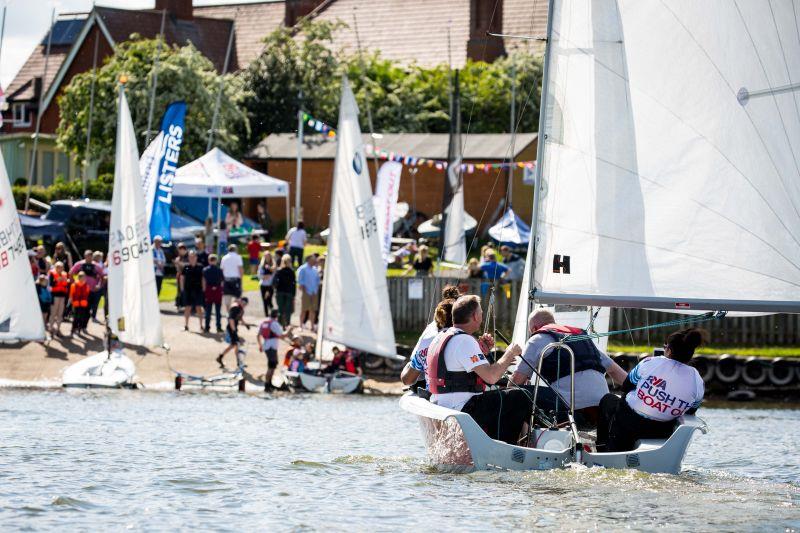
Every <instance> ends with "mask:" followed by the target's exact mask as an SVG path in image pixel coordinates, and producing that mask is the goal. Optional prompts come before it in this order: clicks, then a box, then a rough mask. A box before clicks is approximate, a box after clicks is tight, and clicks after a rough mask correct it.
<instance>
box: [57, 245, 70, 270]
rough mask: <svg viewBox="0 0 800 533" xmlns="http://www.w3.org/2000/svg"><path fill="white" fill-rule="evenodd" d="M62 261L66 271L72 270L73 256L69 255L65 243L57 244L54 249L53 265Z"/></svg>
mask: <svg viewBox="0 0 800 533" xmlns="http://www.w3.org/2000/svg"><path fill="white" fill-rule="evenodd" d="M59 261H61V263H63V265H64V270H66V271H69V269H71V268H72V254H71V253H69V250H67V247H66V246H64V243H63V242H57V243H56V246H55V248H54V249H53V264H54V265H55V263H58V262H59Z"/></svg>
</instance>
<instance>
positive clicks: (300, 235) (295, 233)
mask: <svg viewBox="0 0 800 533" xmlns="http://www.w3.org/2000/svg"><path fill="white" fill-rule="evenodd" d="M286 240H287V241H289V248H303V247H304V246H305V245H306V230H304V229H297V228H292V229H291V231H289V235H287V236H286Z"/></svg>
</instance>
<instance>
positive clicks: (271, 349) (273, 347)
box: [256, 309, 287, 392]
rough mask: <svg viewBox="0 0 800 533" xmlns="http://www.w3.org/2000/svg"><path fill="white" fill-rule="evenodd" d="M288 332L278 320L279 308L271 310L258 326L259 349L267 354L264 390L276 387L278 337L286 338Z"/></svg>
mask: <svg viewBox="0 0 800 533" xmlns="http://www.w3.org/2000/svg"><path fill="white" fill-rule="evenodd" d="M286 337H287V334H286V333H285V332H284V331H283V327H281V324H280V322H278V310H277V309H274V310H272V311H271V312H270V315H269V318H267V319H266V320H264V321H263V322H262V323H261V326H259V328H258V335H257V336H256V338H257V339H258V350H259V351H263V352H264V355H266V356H267V373H266V374H265V376H264V390H265V391H267V392H268V391H270V390H272V389H273V388H274V387H273V385H272V376H273V375H274V374H275V369H276V368H277V367H278V339H285V338H286Z"/></svg>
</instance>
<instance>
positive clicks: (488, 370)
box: [401, 261, 705, 452]
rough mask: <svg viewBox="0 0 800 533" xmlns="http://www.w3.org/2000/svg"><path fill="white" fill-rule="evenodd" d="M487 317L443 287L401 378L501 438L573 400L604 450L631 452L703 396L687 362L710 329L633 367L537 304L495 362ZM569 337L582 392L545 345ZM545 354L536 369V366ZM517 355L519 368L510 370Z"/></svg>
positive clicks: (665, 432)
mask: <svg viewBox="0 0 800 533" xmlns="http://www.w3.org/2000/svg"><path fill="white" fill-rule="evenodd" d="M487 263H488V261H487ZM482 321H483V311H482V308H481V301H480V298H479V297H478V296H475V295H462V294H460V293H459V290H458V288H457V287H453V286H449V287H445V289H444V290H443V292H442V299H441V301H440V302H439V304H438V305H437V307H436V310H435V313H434V321H433V322H431V323H430V324H428V326H427V327H426V328H425V330H424V331H423V333H422V335H421V336H420V338H419V340H418V342H417V345H416V346H415V347H414V350H413V353H412V356H411V359H410V361H409V362H408V364H407V365H406V366H405V368H404V369H403V371H402V373H401V381H402V382H403V383H404V384H405V385H408V386H411V387H413V388H414V389H415V390H416V391H417V393H418V394H419V395H421V396H424V397H426V398H428V399H429V400H430V401H431V402H433V403H435V404H437V405H441V406H444V407H448V408H450V409H455V410H459V411H463V412H466V413H469V414H470V415H471V416H472V417H473V418H474V419H475V421H476V422H477V423H478V424H479V425H480V426H481V427H482V428H483V429H484V431H485V432H486V433H487V434H488V435H489V436H490V437H491V438H493V439H498V440H502V441H504V442H506V443H509V444H518V443H523V442H526V439H527V438H528V434H529V429H530V428H531V426H532V424H533V423H540V422H545V423H546V422H550V423H551V424H552V423H555V424H557V423H563V422H566V421H567V420H568V416H567V415H568V411H569V410H570V407H573V408H574V414H575V416H574V420H575V423H576V425H577V427H578V429H582V430H596V431H597V443H596V449H597V451H608V452H615V451H627V450H631V449H633V448H634V447H635V443H636V441H637V440H639V439H645V438H666V437H668V436H669V435H670V434H671V432H672V431H673V429H674V427H675V420H676V419H677V418H679V417H680V416H682V415H684V414H687V413H692V412H694V411H695V410H696V409H697V408H698V407H699V405H700V403H701V401H702V399H703V396H704V386H703V380H702V379H701V378H700V375H699V373H698V372H697V370H695V369H694V367H692V366H690V365H689V362H690V360H691V358H692V356H693V354H694V351H695V349H696V348H697V347H698V346H700V345H701V344H702V343H703V342H704V340H705V333H704V332H703V331H702V330H699V329H696V328H689V329H684V330H681V331H677V332H674V333H672V334H671V335H669V336H668V337H667V339H666V343H665V345H664V355H663V356H655V357H650V358H647V359H644V360H642V361H641V362H640V363H639V364H638V365H637V366H636V367H635V368H634V369H633V370H631V372H629V373H628V372H625V370H623V369H622V368H621V367H620V366H619V365H617V364H616V363H615V362H614V361H613V360H612V359H611V358H610V357H608V355H607V354H605V353H603V352H601V351H600V350H599V349H598V348H597V346H596V344H595V343H594V342H592V340H590V339H588V338H587V337H582V336H583V335H585V334H586V331H585V330H582V329H580V328H574V327H570V326H565V325H562V324H557V323H556V320H555V317H554V316H553V314H552V313H551V312H550V311H549V310H547V309H538V310H535V311H534V312H532V313H531V315H530V317H529V321H528V328H529V331H528V333H529V335H530V337H529V339H528V341H527V342H526V344H525V347H524V349H523V348H522V347H520V346H519V345H517V344H514V343H511V344H510V345H509V346H508V347H507V348H506V350H505V351H504V353H503V354H502V355H500V356H499V357H497V359H496V360H495V361H492V359H491V357H490V353H491V352H492V350H493V349H494V347H495V343H494V338H493V336H492V335H490V334H488V333H483V334H482V335H478V333H479V332H480V330H481V323H482ZM569 336H576V338H575V340H574V341H572V340H571V341H569V347H570V348H571V349H572V351H573V352H574V357H575V369H574V372H575V374H574V397H573V396H572V387H571V380H572V377H571V372H570V370H569V369H570V359H569V356H568V355H567V352H566V350H558V351H557V352H555V353H554V354H551V353H550V352H546V350H548V345H551V344H552V343H554V342H560V341H564V339H565V338H567V337H569ZM549 349H552V347H551V348H549ZM545 355H546V357H544V360H542V361H541V364H542V366H541V371H540V373H539V374H538V378H537V377H536V374H537V371H536V370H535V369H537V368H538V365H539V363H540V360H541V359H542V358H543V356H545ZM552 355H555V357H552ZM514 363H516V365H517V366H516V369H515V370H514V372H513V373H512V374H511V376H510V377H508V378H507V377H505V374H506V372H507V370H508V368H509V367H510V366H511V365H512V364H514ZM606 376H608V377H609V378H610V379H611V381H612V382H613V383H614V384H616V385H618V386H620V387H621V389H622V393H623V396H622V397H619V396H617V395H616V394H614V393H612V392H610V391H609V387H608V382H607V380H606ZM536 379H541V380H542V381H544V382H545V383H549V384H550V387H543V388H540V389H539V391H538V394H537V395H536V406H535V407H536V410H535V412H536V413H537V417H536V418H535V419H532V414H533V413H534V406H533V398H534V395H533V394H532V393H533V385H532V384H531V382H532V380H534V381H535V380H536ZM496 384H497V385H499V386H497V387H491V386H492V385H496ZM545 413H547V415H545ZM548 416H549V417H550V418H549V420H547V419H545V418H547V417H548Z"/></svg>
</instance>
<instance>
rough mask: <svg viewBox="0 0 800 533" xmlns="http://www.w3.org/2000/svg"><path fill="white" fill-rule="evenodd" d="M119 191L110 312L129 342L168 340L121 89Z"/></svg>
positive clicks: (113, 210) (110, 264) (111, 261)
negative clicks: (163, 330)
mask: <svg viewBox="0 0 800 533" xmlns="http://www.w3.org/2000/svg"><path fill="white" fill-rule="evenodd" d="M118 113H119V114H118V117H117V146H116V159H115V165H114V195H113V198H112V201H111V227H110V230H109V244H108V313H109V323H110V327H111V330H112V331H113V332H114V333H115V334H116V335H117V336H118V337H119V339H120V340H121V341H123V342H126V343H129V344H135V345H140V346H159V345H161V344H162V342H163V341H162V331H161V311H160V309H159V306H158V295H157V293H156V280H155V271H154V270H153V250H152V245H151V243H150V228H149V226H148V223H147V210H146V208H145V200H144V192H143V191H142V179H141V176H140V175H139V153H138V149H137V147H136V134H135V132H134V129H133V122H132V120H131V113H130V110H129V109H128V101H127V99H126V98H125V91H124V90H120V95H119V107H118Z"/></svg>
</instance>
